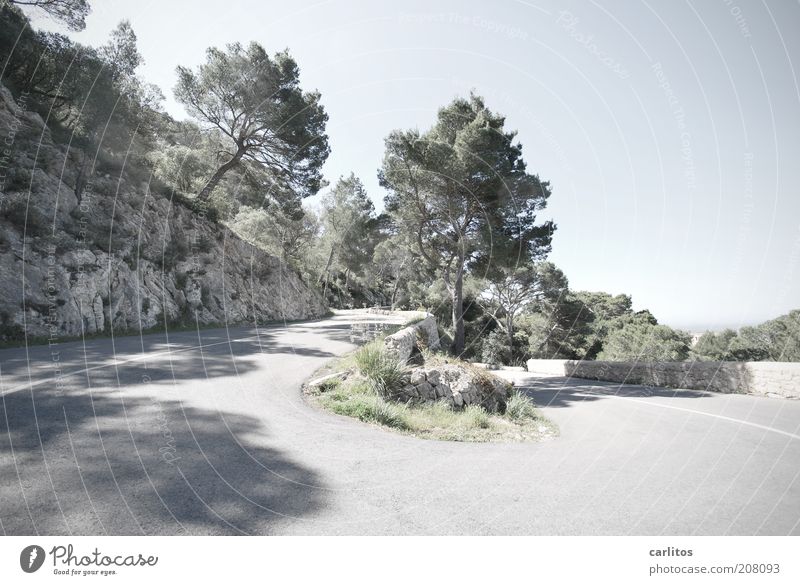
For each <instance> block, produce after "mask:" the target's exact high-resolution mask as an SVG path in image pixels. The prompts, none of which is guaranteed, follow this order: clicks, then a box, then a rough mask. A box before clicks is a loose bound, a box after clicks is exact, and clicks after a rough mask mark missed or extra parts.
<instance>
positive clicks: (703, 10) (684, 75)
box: [29, 0, 800, 331]
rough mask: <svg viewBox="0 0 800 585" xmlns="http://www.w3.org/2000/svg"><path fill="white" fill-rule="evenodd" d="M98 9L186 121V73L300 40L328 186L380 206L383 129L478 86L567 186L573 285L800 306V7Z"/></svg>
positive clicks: (745, 1)
mask: <svg viewBox="0 0 800 585" xmlns="http://www.w3.org/2000/svg"><path fill="white" fill-rule="evenodd" d="M92 4H93V12H92V14H91V15H90V16H89V18H88V20H87V27H86V29H85V30H84V31H82V32H80V33H74V34H72V33H71V36H72V37H73V38H74V39H75V40H78V41H80V42H82V43H84V44H88V45H93V46H98V45H102V44H104V43H105V42H106V41H107V38H108V34H109V32H110V31H111V30H112V29H113V28H114V26H116V24H117V23H118V22H119V21H120V20H121V19H123V18H126V19H128V20H130V22H131V24H132V26H133V29H134V31H135V32H136V34H137V36H138V43H139V50H140V52H141V53H142V55H143V56H144V59H145V63H144V65H143V66H141V67H140V69H139V71H138V73H139V74H140V76H141V77H142V78H144V79H145V80H147V81H149V82H151V83H155V84H157V85H159V86H160V87H161V88H162V90H163V92H164V94H165V95H166V96H167V100H166V103H165V107H166V109H167V111H168V112H170V113H171V114H172V115H173V116H175V117H177V118H185V117H186V114H185V112H184V111H183V108H182V106H181V105H180V104H179V103H177V102H176V101H175V100H174V98H173V95H172V88H173V87H174V85H175V81H176V76H175V68H176V66H178V65H183V66H192V67H193V66H196V65H198V64H200V63H202V62H203V61H204V58H205V49H206V48H207V47H209V46H220V47H221V46H223V45H225V44H226V43H230V42H235V41H239V42H242V43H247V42H249V41H257V42H259V43H260V44H261V45H262V46H264V48H265V49H266V50H267V51H268V52H270V53H273V52H275V51H279V50H282V49H285V48H288V49H289V50H290V52H291V54H292V55H293V57H294V58H295V59H296V60H297V62H298V64H299V66H300V75H301V84H302V86H303V87H304V88H307V89H317V90H319V91H320V92H321V94H322V103H323V104H324V106H325V108H326V110H327V112H328V114H329V116H330V121H329V124H328V134H329V137H330V145H331V155H330V157H329V159H328V161H327V163H326V165H325V167H324V172H325V175H326V177H327V178H328V179H329V180H330V181H335V180H336V178H338V177H339V176H341V175H345V174H349V173H350V172H351V171H353V172H355V173H356V175H357V176H358V177H360V178H361V179H362V181H363V182H364V184H365V185H366V187H367V190H368V192H369V193H370V196H371V197H372V198H373V200H375V202H376V205H377V206H378V208H381V207H382V203H381V202H382V199H383V196H384V192H383V191H382V189H381V188H380V187H379V185H378V181H377V177H376V171H377V169H378V167H379V166H380V163H381V159H382V156H383V140H384V138H385V137H386V136H387V135H388V134H389V132H390V131H391V130H393V129H395V128H419V129H421V130H425V129H427V128H428V127H430V125H431V124H432V123H433V121H434V119H435V117H436V112H437V109H438V108H440V107H442V106H444V105H446V104H447V103H449V102H450V101H452V100H453V99H454V98H456V97H459V96H466V95H468V94H469V92H470V91H475V92H477V93H478V94H480V95H482V96H484V98H485V100H486V104H487V106H488V107H489V108H490V109H492V110H493V111H496V112H499V113H502V114H504V115H505V116H506V125H507V127H508V128H513V129H516V130H518V132H519V133H518V138H519V140H520V142H521V143H522V144H523V155H524V158H525V160H526V162H527V163H528V169H529V171H531V172H534V173H536V174H538V175H539V176H540V177H541V178H542V179H545V180H548V181H550V183H551V186H552V190H553V194H552V196H551V198H550V201H549V203H548V207H547V209H546V210H544V211H543V212H542V215H541V217H542V219H552V220H554V221H555V223H556V224H557V226H558V229H557V231H556V233H555V237H554V240H553V251H552V253H551V255H550V257H549V259H550V260H551V261H552V262H554V263H555V264H556V265H558V266H559V267H560V268H561V269H562V270H563V271H564V272H565V274H566V275H567V277H568V278H569V282H570V287H571V288H572V289H573V290H603V291H607V292H610V293H614V294H618V293H627V294H630V295H632V297H633V301H634V308H635V309H637V310H638V309H643V308H647V309H649V310H650V311H651V312H652V313H653V314H654V315H655V316H656V317H657V318H658V319H659V321H660V322H662V323H666V324H668V325H671V326H673V327H681V328H684V329H688V330H691V331H702V330H704V329H706V328H711V329H718V328H722V327H733V328H738V327H739V326H741V325H745V324H754V323H758V322H761V321H764V320H766V319H770V318H774V317H776V316H778V315H781V314H784V313H786V312H788V311H789V310H791V309H795V308H800V164H798V163H800V88H799V85H798V76H800V38H798V35H797V34H796V32H797V30H798V29H799V27H800V4H798V3H797V2H795V1H790V0H778V1H775V2H769V3H766V2H760V1H758V2H756V1H750V0H718V1H704V2H687V1H674V2H655V0H649V1H641V2H637V1H632V2H631V1H626V2H623V1H618V0H613V1H612V0H602V1H598V2H594V1H584V2H574V1H567V2H556V1H552V2H550V1H545V0H533V1H514V0H500V1H496V2H479V1H472V2H464V1H461V2H457V1H452V2H450V1H436V0H434V1H431V0H428V1H416V0H413V1H407V0H404V1H403V2H390V1H382V2H375V1H373V2H369V1H351V0H333V1H328V2H304V1H292V2H272V1H261V2H258V1H253V2H243V1H236V0H228V1H226V2H207V1H201V0H192V1H185V0H180V1H178V0H171V1H169V2H163V1H162V2H157V1H151V2H147V1H141V0H140V1H121V0H116V1H115V0H105V1H103V2H100V1H98V0H95V1H94V2H93V3H92ZM29 13H30V14H33V12H29ZM35 24H36V25H38V26H41V27H42V28H49V29H55V28H57V27H56V26H55V25H53V24H52V23H48V22H47V21H45V20H40V19H37V20H35ZM796 66H797V67H796Z"/></svg>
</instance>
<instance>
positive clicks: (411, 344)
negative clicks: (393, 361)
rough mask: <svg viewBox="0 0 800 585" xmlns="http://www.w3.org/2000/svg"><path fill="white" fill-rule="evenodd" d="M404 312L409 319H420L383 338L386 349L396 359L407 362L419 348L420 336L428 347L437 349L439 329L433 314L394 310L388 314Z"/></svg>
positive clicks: (401, 313)
mask: <svg viewBox="0 0 800 585" xmlns="http://www.w3.org/2000/svg"><path fill="white" fill-rule="evenodd" d="M405 313H408V314H409V315H408V317H409V320H413V319H421V320H420V321H418V322H416V323H412V324H411V325H408V326H407V327H404V328H402V329H401V330H400V331H398V332H397V333H393V334H392V335H389V336H387V337H386V339H385V340H384V344H385V345H386V349H388V350H389V351H390V352H392V353H394V354H395V355H396V356H397V359H399V360H401V361H403V362H407V361H408V360H409V358H410V357H411V356H412V355H413V354H414V352H415V350H416V351H418V350H419V349H421V348H420V347H419V339H420V338H421V340H422V342H423V343H424V344H425V346H426V347H428V348H429V349H437V348H438V347H439V330H438V329H437V327H436V319H435V318H434V316H433V315H431V314H430V313H425V312H423V311H394V312H391V313H390V314H392V315H397V314H400V315H403V314H405Z"/></svg>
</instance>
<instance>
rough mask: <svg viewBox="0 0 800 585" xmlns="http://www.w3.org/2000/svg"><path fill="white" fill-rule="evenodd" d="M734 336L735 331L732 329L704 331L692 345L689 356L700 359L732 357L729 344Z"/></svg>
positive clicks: (728, 358)
mask: <svg viewBox="0 0 800 585" xmlns="http://www.w3.org/2000/svg"><path fill="white" fill-rule="evenodd" d="M735 337H736V331H734V330H733V329H725V330H724V331H720V332H719V333H715V332H713V331H706V332H705V333H703V335H701V336H700V338H699V339H698V340H697V343H695V344H694V346H693V347H692V350H691V357H693V358H694V359H697V360H701V361H714V362H719V361H728V360H730V359H731V358H732V354H731V352H730V345H731V341H732V340H733V339H734V338H735Z"/></svg>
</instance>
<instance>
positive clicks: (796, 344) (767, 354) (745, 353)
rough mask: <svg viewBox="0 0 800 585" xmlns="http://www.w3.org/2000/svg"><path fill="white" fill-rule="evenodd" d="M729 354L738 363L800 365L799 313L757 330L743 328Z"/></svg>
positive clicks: (769, 323) (792, 312) (783, 317)
mask: <svg viewBox="0 0 800 585" xmlns="http://www.w3.org/2000/svg"><path fill="white" fill-rule="evenodd" d="M728 350H729V352H730V355H731V357H732V358H733V359H735V360H739V361H774V362H798V361H800V309H795V310H793V311H790V312H789V313H787V314H786V315H781V316H780V317H777V318H776V319H771V320H770V321H765V322H764V323H761V324H760V325H757V326H756V327H742V328H741V329H740V330H739V333H738V335H737V336H736V337H734V338H733V339H731V342H730V345H729V346H728Z"/></svg>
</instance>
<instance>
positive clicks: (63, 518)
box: [0, 388, 324, 534]
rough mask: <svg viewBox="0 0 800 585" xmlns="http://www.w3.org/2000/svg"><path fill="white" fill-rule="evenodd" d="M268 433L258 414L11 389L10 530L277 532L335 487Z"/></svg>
mask: <svg viewBox="0 0 800 585" xmlns="http://www.w3.org/2000/svg"><path fill="white" fill-rule="evenodd" d="M134 421H135V422H134ZM267 435H268V432H267V429H266V428H265V427H264V425H263V424H262V423H261V422H260V421H258V420H257V419H255V418H253V417H250V416H241V415H233V416H232V415H230V414H223V413H219V412H216V411H211V410H200V409H197V408H188V407H185V406H183V405H182V404H181V403H180V402H175V401H159V400H157V399H152V400H150V399H148V398H136V399H131V398H124V397H123V396H121V394H120V393H119V392H115V391H110V390H108V391H102V392H94V393H92V394H90V393H88V392H81V393H77V394H73V393H70V394H69V395H66V394H65V395H59V394H58V393H57V392H55V391H53V390H51V389H41V388H40V389H35V390H34V392H33V393H31V392H30V391H21V392H14V393H11V394H8V395H6V396H4V397H3V400H2V403H0V477H2V478H3V481H2V484H0V527H2V530H3V532H4V533H6V534H104V533H111V534H143V533H144V534H151V533H164V532H166V533H178V534H180V533H183V532H192V533H201V534H240V533H259V534H261V533H269V532H271V531H272V528H273V527H274V526H276V525H277V524H280V522H281V520H282V519H283V518H284V517H287V516H288V517H291V518H302V517H305V516H307V515H309V514H312V513H313V512H314V511H315V510H317V509H319V508H320V507H321V506H323V505H324V499H323V497H322V496H321V494H323V493H324V487H323V486H322V480H321V479H320V477H318V474H316V473H315V472H314V471H313V470H310V469H307V468H304V467H303V466H301V465H299V464H297V463H296V462H294V461H292V460H291V459H290V458H288V457H287V456H286V455H285V454H284V453H282V452H280V451H279V450H276V449H273V448H270V447H268V446H264V445H265V443H266V444H268V437H267ZM265 439H267V440H265ZM320 488H323V489H322V490H321V489H320Z"/></svg>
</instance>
